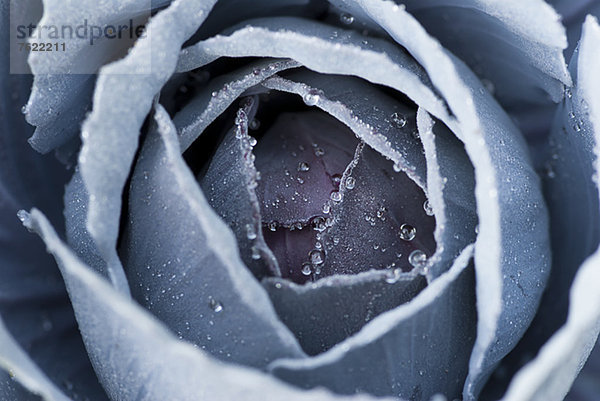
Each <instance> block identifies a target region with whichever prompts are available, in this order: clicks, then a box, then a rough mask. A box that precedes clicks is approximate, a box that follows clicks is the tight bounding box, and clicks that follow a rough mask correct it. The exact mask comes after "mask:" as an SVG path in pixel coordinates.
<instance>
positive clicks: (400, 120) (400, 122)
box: [390, 112, 406, 128]
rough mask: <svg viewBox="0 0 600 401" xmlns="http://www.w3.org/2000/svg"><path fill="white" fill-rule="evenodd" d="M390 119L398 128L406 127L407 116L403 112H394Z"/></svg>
mask: <svg viewBox="0 0 600 401" xmlns="http://www.w3.org/2000/svg"><path fill="white" fill-rule="evenodd" d="M390 119H391V121H392V124H393V125H394V127H396V128H404V126H405V125H406V117H404V116H403V115H402V114H399V113H397V112H396V113H394V114H392V116H391V117H390Z"/></svg>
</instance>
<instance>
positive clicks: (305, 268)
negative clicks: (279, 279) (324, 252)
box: [302, 263, 312, 276]
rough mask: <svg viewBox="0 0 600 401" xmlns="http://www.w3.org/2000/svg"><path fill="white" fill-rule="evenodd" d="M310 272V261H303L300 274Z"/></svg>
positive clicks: (308, 274)
mask: <svg viewBox="0 0 600 401" xmlns="http://www.w3.org/2000/svg"><path fill="white" fill-rule="evenodd" d="M311 273H312V267H311V265H310V263H305V264H303V265H302V274H304V275H305V276H310V274H311Z"/></svg>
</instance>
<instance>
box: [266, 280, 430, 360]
mask: <svg viewBox="0 0 600 401" xmlns="http://www.w3.org/2000/svg"><path fill="white" fill-rule="evenodd" d="M390 273H392V274H390ZM263 285H264V286H265V288H266V290H267V291H268V293H269V296H270V297H271V301H272V302H273V306H274V307H275V310H276V311H277V314H278V315H279V317H280V318H281V320H282V321H283V322H284V323H285V324H286V326H288V327H289V328H290V330H292V331H293V332H294V334H295V335H296V337H297V338H298V341H299V342H300V344H301V345H302V348H303V349H304V351H306V352H307V353H308V354H309V355H317V354H319V353H321V352H323V351H326V350H328V349H330V348H331V347H333V346H334V345H336V344H337V343H339V342H341V341H343V340H345V339H346V338H347V337H349V336H351V335H353V334H355V333H357V332H358V331H359V330H360V329H361V328H362V327H363V326H364V325H365V324H367V323H368V322H370V321H371V320H373V319H374V318H375V317H376V316H378V315H380V314H381V313H383V312H386V311H388V310H390V309H393V308H395V307H396V306H398V305H401V304H403V303H406V302H408V301H410V300H411V299H413V298H414V297H415V296H416V295H417V294H418V293H419V292H420V291H421V290H422V289H423V288H425V286H426V280H425V278H424V277H423V276H421V275H419V274H412V275H404V276H403V277H396V276H395V275H394V274H393V272H390V271H385V272H383V271H379V272H373V271H370V272H365V273H359V274H357V275H336V276H330V277H326V278H323V279H320V280H318V281H317V282H315V283H309V284H305V285H298V284H294V283H292V282H291V281H288V280H282V279H273V278H268V279H265V280H264V281H263Z"/></svg>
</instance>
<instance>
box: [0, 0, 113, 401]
mask: <svg viewBox="0 0 600 401" xmlns="http://www.w3.org/2000/svg"><path fill="white" fill-rule="evenodd" d="M11 3H14V2H11ZM22 5H25V3H19V4H10V5H9V1H2V2H0V26H1V28H0V51H2V52H4V53H5V54H8V53H9V50H8V47H9V44H10V40H9V39H8V38H9V34H10V30H9V29H10V24H9V8H11V7H13V6H22ZM24 54H25V53H23V55H24ZM16 57H17V56H16V55H13V56H12V58H13V60H12V61H17V60H15V58H16ZM9 71H10V70H9V58H8V57H5V58H3V59H2V60H1V61H0V315H1V318H2V320H3V322H4V323H3V325H2V330H3V331H6V330H7V331H8V333H5V334H6V335H7V336H8V335H11V336H12V337H13V338H14V340H15V343H16V344H18V346H20V347H21V348H22V349H23V350H26V351H27V354H28V355H27V358H28V359H29V360H30V361H33V362H32V363H35V364H36V365H37V367H38V368H39V369H41V370H42V371H44V373H45V374H46V375H47V379H46V380H50V381H51V382H52V383H54V386H56V387H58V388H61V389H62V391H64V392H65V393H67V394H68V395H69V396H73V397H82V398H83V397H88V398H89V399H90V400H94V401H96V400H106V395H104V393H103V391H102V389H101V388H100V386H99V384H98V382H97V380H96V383H95V385H94V379H95V375H94V372H93V370H92V367H91V365H90V362H89V359H88V357H87V353H86V352H85V349H84V348H83V344H82V341H81V337H80V336H79V333H78V331H77V325H76V322H75V318H74V316H73V310H72V308H71V306H70V304H69V301H68V297H67V293H66V291H65V288H64V284H63V282H62V279H61V277H60V275H59V274H58V272H57V271H56V269H55V263H54V261H53V260H52V258H51V257H49V255H47V254H46V252H45V250H44V246H43V243H42V242H41V241H39V239H37V238H35V237H32V236H31V235H30V234H28V233H27V232H26V231H25V230H23V228H22V226H21V225H20V224H19V220H18V219H17V217H16V216H17V212H18V210H19V208H22V207H32V206H33V205H39V206H40V207H43V208H44V209H45V210H47V211H48V215H49V216H50V218H51V219H52V221H55V222H57V224H58V226H59V227H60V230H61V231H62V227H63V224H62V213H61V209H62V202H61V196H62V190H63V187H64V185H65V182H66V180H67V177H66V171H65V169H64V167H63V166H61V165H60V164H59V163H57V162H56V160H54V158H53V157H49V156H40V155H39V154H38V153H36V152H35V151H34V150H33V149H31V147H30V146H29V145H28V144H27V137H28V136H29V135H30V134H31V132H32V127H31V126H29V125H28V124H27V123H26V122H25V119H24V117H23V115H22V113H21V110H20V109H21V106H22V105H23V103H24V102H25V100H26V99H27V96H28V95H29V90H30V88H31V77H30V76H28V75H19V74H10V72H9ZM10 341H11V340H8V339H7V340H6V341H4V340H2V341H0V344H6V347H7V348H6V349H5V350H7V351H9V352H11V353H12V352H13V351H12V350H11V348H13V345H14V344H13V345H10V344H9V342H10ZM14 352H20V351H14ZM12 355H13V356H14V355H16V354H12ZM17 379H19V380H20V376H19V377H17ZM5 384H7V382H6V381H4V380H3V381H2V382H1V383H0V394H2V393H3V392H4V391H5V388H4V386H5ZM9 384H10V383H9ZM17 387H18V386H12V388H13V390H14V389H16V388H17ZM15 391H19V390H15ZM0 398H1V396H0ZM3 399H7V400H10V399H14V398H10V397H9V396H6V398H3Z"/></svg>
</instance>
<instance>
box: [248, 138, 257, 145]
mask: <svg viewBox="0 0 600 401" xmlns="http://www.w3.org/2000/svg"><path fill="white" fill-rule="evenodd" d="M248 143H249V144H250V146H252V147H254V146H256V138H254V137H253V136H251V137H250V138H248Z"/></svg>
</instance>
